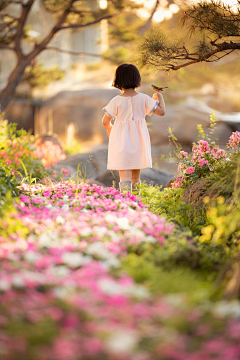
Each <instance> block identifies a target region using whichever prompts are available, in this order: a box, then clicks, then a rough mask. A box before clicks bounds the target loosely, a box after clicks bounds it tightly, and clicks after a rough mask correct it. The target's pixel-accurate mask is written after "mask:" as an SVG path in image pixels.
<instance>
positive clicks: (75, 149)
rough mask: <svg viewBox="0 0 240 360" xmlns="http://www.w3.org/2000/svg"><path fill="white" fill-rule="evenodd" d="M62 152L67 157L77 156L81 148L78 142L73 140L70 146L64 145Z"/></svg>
mask: <svg viewBox="0 0 240 360" xmlns="http://www.w3.org/2000/svg"><path fill="white" fill-rule="evenodd" d="M63 150H64V152H65V154H66V155H67V156H69V155H77V154H80V153H81V152H82V147H81V144H80V143H79V141H77V140H76V139H73V140H72V141H71V144H70V145H64V147H63Z"/></svg>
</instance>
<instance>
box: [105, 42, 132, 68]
mask: <svg viewBox="0 0 240 360" xmlns="http://www.w3.org/2000/svg"><path fill="white" fill-rule="evenodd" d="M129 55H130V53H129V50H128V49H127V48H126V47H125V46H118V47H117V48H115V49H111V50H110V49H109V50H108V51H107V52H106V53H105V55H104V56H105V57H106V58H107V59H109V61H110V62H112V63H113V64H116V65H120V64H122V63H126V62H128V61H129Z"/></svg>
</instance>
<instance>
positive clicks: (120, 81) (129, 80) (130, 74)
mask: <svg viewBox="0 0 240 360" xmlns="http://www.w3.org/2000/svg"><path fill="white" fill-rule="evenodd" d="M140 85H141V75H140V73H139V71H138V68H137V67H136V66H134V65H132V64H122V65H119V66H118V68H117V69H116V72H115V75H114V79H113V83H112V86H114V87H115V88H117V89H120V90H121V89H135V88H137V87H138V86H140Z"/></svg>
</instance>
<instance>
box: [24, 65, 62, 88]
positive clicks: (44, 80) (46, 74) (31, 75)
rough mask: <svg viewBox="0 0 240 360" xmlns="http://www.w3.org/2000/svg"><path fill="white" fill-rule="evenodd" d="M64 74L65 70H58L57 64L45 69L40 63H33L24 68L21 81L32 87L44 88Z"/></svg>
mask: <svg viewBox="0 0 240 360" xmlns="http://www.w3.org/2000/svg"><path fill="white" fill-rule="evenodd" d="M64 75H65V71H63V70H60V69H59V68H58V67H57V66H54V67H52V69H47V68H45V66H44V65H43V64H42V63H35V64H33V65H29V66H28V67H27V68H26V70H25V73H24V75H23V78H22V82H27V83H28V84H29V86H30V87H31V88H32V89H34V88H36V87H39V88H44V87H46V86H48V85H49V84H51V82H53V81H59V80H61V79H63V77H64Z"/></svg>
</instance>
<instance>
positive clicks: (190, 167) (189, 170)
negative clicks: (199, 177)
mask: <svg viewBox="0 0 240 360" xmlns="http://www.w3.org/2000/svg"><path fill="white" fill-rule="evenodd" d="M194 171H195V168H194V167H193V166H189V167H188V168H187V169H186V174H192V173H193V172H194Z"/></svg>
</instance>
